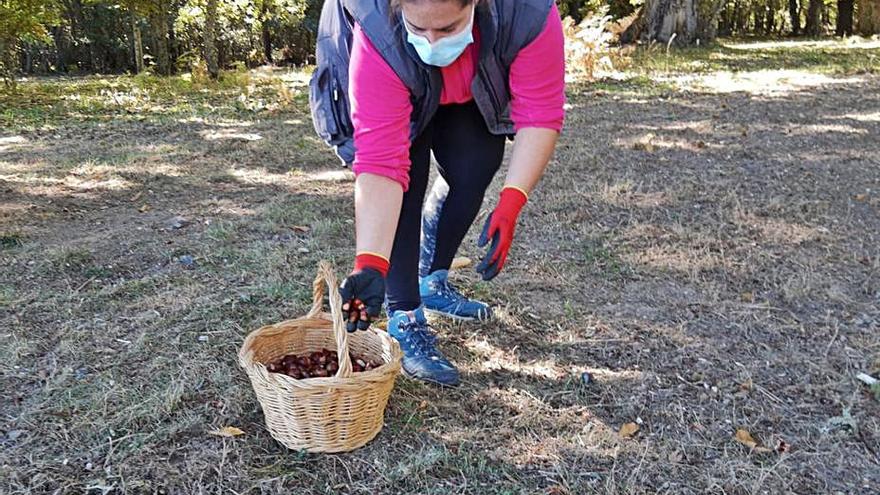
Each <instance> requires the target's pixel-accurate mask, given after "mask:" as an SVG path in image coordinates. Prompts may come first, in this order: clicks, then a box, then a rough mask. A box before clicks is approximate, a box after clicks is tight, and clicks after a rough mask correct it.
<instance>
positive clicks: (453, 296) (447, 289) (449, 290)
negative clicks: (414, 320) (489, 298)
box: [437, 280, 467, 303]
mask: <svg viewBox="0 0 880 495" xmlns="http://www.w3.org/2000/svg"><path fill="white" fill-rule="evenodd" d="M437 292H438V293H439V294H440V295H441V296H442V297H444V298H446V299H450V300H451V302H454V303H462V302H465V301H467V298H466V297H464V295H463V294H462V293H461V292H458V289H456V288H455V286H454V285H452V283H451V282H449V280H444V281H443V282H441V283H438V284H437Z"/></svg>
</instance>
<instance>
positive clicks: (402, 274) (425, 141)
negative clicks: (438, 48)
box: [386, 102, 505, 314]
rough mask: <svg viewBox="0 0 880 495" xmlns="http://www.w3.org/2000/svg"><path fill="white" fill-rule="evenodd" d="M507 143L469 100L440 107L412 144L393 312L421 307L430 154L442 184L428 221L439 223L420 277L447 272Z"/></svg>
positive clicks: (394, 254) (394, 256) (394, 261)
mask: <svg viewBox="0 0 880 495" xmlns="http://www.w3.org/2000/svg"><path fill="white" fill-rule="evenodd" d="M504 139H505V138H504V136H496V135H493V134H491V133H489V129H488V128H487V127H486V122H485V121H484V120H483V116H482V115H481V114H480V111H479V109H477V106H476V104H474V103H473V102H470V103H466V104H463V105H443V106H441V107H440V108H439V109H438V110H437V113H436V114H435V115H434V118H433V119H432V120H431V123H430V124H429V125H428V128H427V129H426V130H425V131H424V132H423V133H422V134H421V135H420V136H418V137H417V138H416V139H415V140H414V141H413V143H412V145H411V146H410V150H409V157H410V161H411V163H412V165H411V167H410V171H409V189H408V190H407V191H406V193H404V195H403V205H402V207H401V210H400V220H399V221H398V224H397V233H396V234H395V236H394V247H393V248H392V250H391V269H390V270H389V272H388V278H387V281H386V297H387V302H388V312H389V314H390V313H391V312H393V311H397V310H412V309H415V308H416V307H418V306H419V305H420V304H421V298H420V297H419V277H418V276H419V255H420V246H421V243H422V242H421V231H422V203H424V200H425V192H426V190H427V188H428V177H429V172H430V165H431V151H433V152H434V158H435V159H436V160H437V164H438V172H439V173H440V176H441V177H442V179H443V180H440V179H439V178H438V179H437V181H435V183H434V188H433V190H432V192H431V195H430V197H429V198H428V202H427V204H425V211H426V221H427V220H428V219H430V221H431V222H432V223H436V238H430V239H427V241H428V243H430V244H432V245H433V246H423V247H422V269H421V273H422V275H427V274H428V273H431V272H434V271H436V270H445V269H449V266H450V265H451V264H452V258H453V257H455V253H456V251H458V247H459V246H460V245H461V241H462V240H463V239H464V236H465V234H467V231H468V229H469V228H470V226H471V224H472V223H473V221H474V218H476V216H477V213H479V211H480V206H481V205H482V204H483V196H484V195H485V193H486V188H488V187H489V184H490V183H491V182H492V178H493V177H494V176H495V173H496V172H498V168H499V167H500V166H501V160H502V158H503V156H504ZM428 243H426V244H428ZM425 247H428V249H424V248H425ZM430 247H433V249H430ZM432 251H433V253H432ZM426 258H427V259H426Z"/></svg>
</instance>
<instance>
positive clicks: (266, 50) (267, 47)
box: [263, 23, 274, 64]
mask: <svg viewBox="0 0 880 495" xmlns="http://www.w3.org/2000/svg"><path fill="white" fill-rule="evenodd" d="M263 54H264V55H265V56H266V63H269V64H272V63H274V62H273V61H272V34H271V33H270V32H269V27H268V26H266V24H265V23H264V24H263Z"/></svg>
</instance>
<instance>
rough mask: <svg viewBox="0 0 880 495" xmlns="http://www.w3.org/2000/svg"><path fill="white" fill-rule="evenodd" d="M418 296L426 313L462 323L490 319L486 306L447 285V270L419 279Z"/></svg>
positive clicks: (490, 313) (449, 284) (490, 315)
mask: <svg viewBox="0 0 880 495" xmlns="http://www.w3.org/2000/svg"><path fill="white" fill-rule="evenodd" d="M419 295H421V296H422V303H423V304H424V305H425V311H427V312H428V313H432V314H439V315H443V316H448V317H449V318H452V319H455V320H462V321H474V320H477V321H483V320H488V319H489V318H491V317H492V310H491V309H489V305H488V304H486V303H483V302H480V301H474V300H472V299H468V298H467V297H465V296H463V295H462V294H461V293H460V292H458V289H456V288H455V287H453V285H452V284H451V283H449V271H448V270H437V271H436V272H434V273H432V274H430V275H428V276H427V277H424V278H421V279H420V280H419Z"/></svg>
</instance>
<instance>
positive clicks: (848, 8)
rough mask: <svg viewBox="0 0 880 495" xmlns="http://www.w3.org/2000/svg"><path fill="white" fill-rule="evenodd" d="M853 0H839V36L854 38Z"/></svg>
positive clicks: (837, 31) (836, 32)
mask: <svg viewBox="0 0 880 495" xmlns="http://www.w3.org/2000/svg"><path fill="white" fill-rule="evenodd" d="M854 3H855V2H854V1H853V0H837V29H835V30H834V33H835V34H836V35H837V36H852V34H853V4H854Z"/></svg>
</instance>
